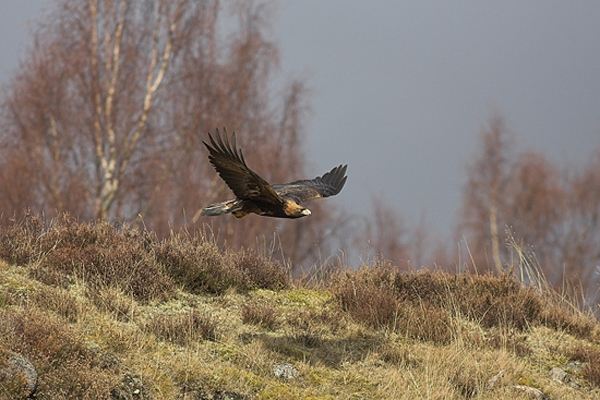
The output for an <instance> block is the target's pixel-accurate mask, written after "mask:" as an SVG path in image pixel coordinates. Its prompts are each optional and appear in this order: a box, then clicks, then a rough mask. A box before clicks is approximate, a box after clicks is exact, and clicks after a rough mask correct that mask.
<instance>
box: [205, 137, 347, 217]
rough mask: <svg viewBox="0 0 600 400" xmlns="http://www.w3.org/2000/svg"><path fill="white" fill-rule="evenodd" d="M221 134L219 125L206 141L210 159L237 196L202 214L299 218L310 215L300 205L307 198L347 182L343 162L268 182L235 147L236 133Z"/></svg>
mask: <svg viewBox="0 0 600 400" xmlns="http://www.w3.org/2000/svg"><path fill="white" fill-rule="evenodd" d="M224 133H225V135H224V139H222V138H221V135H220V134H219V130H218V129H217V134H216V135H215V136H216V141H215V139H213V137H212V136H211V135H210V134H208V137H209V138H210V145H209V144H207V143H206V142H202V143H204V145H205V146H206V148H207V149H208V152H209V153H210V155H209V156H208V159H209V160H210V162H211V164H212V165H213V166H214V167H215V169H216V170H217V172H218V173H219V175H220V176H221V178H222V179H223V180H224V181H225V183H226V184H227V186H229V188H230V189H231V190H232V191H233V193H234V194H235V196H236V198H235V199H232V200H227V201H224V202H221V203H215V204H211V205H209V206H208V207H206V208H204V209H203V210H202V213H201V214H200V215H206V216H215V215H223V214H230V213H231V214H233V215H235V216H236V217H238V218H242V217H244V216H246V215H248V214H250V213H255V214H258V215H264V216H267V217H277V218H300V217H305V216H307V215H310V214H311V213H310V210H309V209H308V208H304V207H302V206H300V204H301V203H304V202H305V201H308V200H312V199H318V198H320V197H329V196H334V195H336V194H338V193H339V192H340V190H342V188H343V187H344V184H345V183H346V178H347V177H346V176H345V174H346V168H347V167H348V166H347V165H340V166H338V167H335V168H334V169H332V170H331V171H329V172H327V173H326V174H324V175H323V176H321V177H316V178H315V179H311V180H300V181H295V182H290V183H286V184H280V185H269V183H268V182H267V181H265V180H264V179H263V178H261V177H260V176H258V174H257V173H255V172H254V171H252V170H251V169H250V168H248V166H247V165H246V161H245V160H244V155H243V154H242V150H241V149H237V148H236V141H235V133H233V134H232V135H231V144H230V142H229V139H228V138H227V132H225V131H224Z"/></svg>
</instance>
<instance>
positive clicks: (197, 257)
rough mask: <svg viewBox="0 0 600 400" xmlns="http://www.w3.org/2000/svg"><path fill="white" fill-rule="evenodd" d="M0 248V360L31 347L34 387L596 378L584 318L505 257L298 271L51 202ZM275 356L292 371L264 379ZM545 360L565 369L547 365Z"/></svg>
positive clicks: (508, 388) (507, 395)
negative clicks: (490, 263)
mask: <svg viewBox="0 0 600 400" xmlns="http://www.w3.org/2000/svg"><path fill="white" fill-rule="evenodd" d="M0 256H1V257H2V258H3V259H4V260H5V261H2V260H0V321H2V323H1V324H0V370H2V368H3V366H5V365H6V360H7V358H6V357H7V356H6V355H7V354H12V353H13V352H17V353H20V354H23V355H24V356H26V357H27V358H28V359H30V360H31V361H32V362H33V364H34V365H35V366H36V369H37V371H38V373H39V375H40V381H39V382H40V386H39V390H38V393H37V398H38V399H70V398H105V399H134V398H139V399H212V400H214V399H225V398H228V399H333V398H357V399H358V398H369V399H387V398H394V399H421V398H422V399H425V398H427V399H470V398H485V399H514V398H521V397H522V396H523V395H524V392H523V389H522V388H523V387H533V388H537V389H540V390H541V391H543V392H544V393H545V394H546V395H548V396H549V397H550V398H561V399H593V398H598V397H599V393H600V392H599V390H600V369H599V367H598V365H600V351H599V350H598V349H597V343H598V338H599V335H598V332H599V331H598V323H597V321H596V320H595V319H594V318H593V317H592V316H591V315H590V314H589V313H586V312H582V311H581V310H580V309H578V308H577V307H575V306H573V304H576V302H573V301H569V300H568V299H567V298H565V297H564V296H559V295H558V294H556V293H555V292H553V291H551V290H550V289H549V288H547V287H540V286H534V287H528V286H525V285H523V284H522V283H521V282H520V280H519V279H518V278H517V277H516V276H514V275H511V274H510V273H507V274H506V275H504V276H500V277H495V276H491V275H477V274H470V275H469V274H458V275H457V274H448V273H446V272H443V271H409V272H401V271H399V270H398V269H397V268H395V266H393V265H391V264H390V263H388V262H385V261H384V260H376V262H375V263H374V264H373V265H371V266H369V267H366V266H365V267H363V268H361V269H359V270H357V271H342V272H339V271H338V272H336V273H332V274H330V275H329V277H328V280H327V281H321V282H320V284H319V285H318V286H315V285H314V283H312V284H311V285H307V286H303V284H301V283H297V282H296V283H293V282H291V281H290V279H289V277H288V274H287V271H286V270H285V269H284V268H283V267H282V266H281V265H279V264H278V263H276V262H275V261H273V260H271V259H270V258H269V256H268V255H265V254H261V253H258V252H256V251H252V250H243V251H240V252H231V251H229V250H226V249H220V248H219V247H218V246H216V245H215V243H214V242H213V241H211V240H209V239H207V238H205V237H202V236H198V237H194V236H192V235H190V234H188V233H182V234H178V235H173V236H171V237H170V238H167V239H164V240H158V239H156V238H155V237H153V235H151V234H149V233H146V232H137V231H134V230H131V229H128V228H125V227H122V228H119V229H115V228H112V227H111V226H110V225H108V224H88V223H78V222H77V221H74V220H72V219H70V218H68V217H64V218H62V219H60V220H56V221H51V222H50V223H45V222H42V221H41V220H39V219H37V218H36V217H33V216H29V217H28V218H27V219H26V220H24V221H21V222H19V223H15V224H14V225H13V226H11V227H8V228H5V229H4V230H2V231H1V232H0ZM144 268H148V271H142V269H144ZM276 365H289V367H287V368H292V369H293V371H295V372H294V373H293V374H292V375H293V377H291V378H290V379H286V378H278V377H276V376H275V374H274V372H273V369H274V367H275V366H276ZM553 367H560V368H563V369H564V370H565V371H566V372H567V373H568V377H569V378H568V381H567V382H564V383H559V382H556V381H553V380H552V379H551V378H550V377H549V375H548V374H549V372H550V370H551V369H552V368H553ZM2 379H3V378H2V376H1V373H0V382H2V383H1V384H0V399H3V398H13V397H15V396H19V393H21V392H20V391H21V390H22V385H20V384H19V382H17V383H14V382H15V381H11V383H7V382H6V381H5V380H4V381H3V380H2ZM11 385H12V386H11Z"/></svg>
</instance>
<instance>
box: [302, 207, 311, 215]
mask: <svg viewBox="0 0 600 400" xmlns="http://www.w3.org/2000/svg"><path fill="white" fill-rule="evenodd" d="M300 214H302V215H306V216H307V217H308V216H309V215H310V214H311V212H310V210H309V209H308V208H305V209H304V210H302V211H301V212H300Z"/></svg>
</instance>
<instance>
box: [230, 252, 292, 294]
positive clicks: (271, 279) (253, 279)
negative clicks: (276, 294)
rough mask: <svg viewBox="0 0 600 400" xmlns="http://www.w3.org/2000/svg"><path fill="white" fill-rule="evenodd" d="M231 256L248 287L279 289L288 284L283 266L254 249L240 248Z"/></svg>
mask: <svg viewBox="0 0 600 400" xmlns="http://www.w3.org/2000/svg"><path fill="white" fill-rule="evenodd" d="M233 258H234V261H233V262H234V265H235V267H236V268H237V269H239V270H240V271H241V272H242V273H243V274H244V277H245V280H244V281H245V282H244V286H246V287H248V288H250V289H269V290H279V289H285V288H287V287H289V286H290V277H289V275H288V274H287V272H286V271H285V270H284V268H283V266H282V265H281V264H280V263H278V262H277V261H275V260H272V259H270V258H267V257H266V256H264V255H262V254H259V253H257V252H256V251H255V250H250V249H242V250H240V251H238V252H237V253H236V254H235V255H234V256H233Z"/></svg>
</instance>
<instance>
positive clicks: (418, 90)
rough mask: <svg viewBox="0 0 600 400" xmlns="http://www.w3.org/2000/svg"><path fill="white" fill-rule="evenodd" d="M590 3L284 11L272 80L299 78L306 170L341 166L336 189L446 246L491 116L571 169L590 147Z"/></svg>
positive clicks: (596, 122) (595, 61)
mask: <svg viewBox="0 0 600 400" xmlns="http://www.w3.org/2000/svg"><path fill="white" fill-rule="evenodd" d="M599 18H600V2H599V1H574V2H565V1H548V0H544V1H506V0H503V1H496V2H490V1H451V2H450V1H414V2H404V1H395V0H389V1H376V2H373V1H342V0H338V1H331V0H330V1H320V0H303V1H287V2H284V3H282V5H281V6H280V8H279V18H278V22H277V25H276V29H275V33H276V36H277V38H278V40H279V41H280V44H281V50H282V57H283V68H284V70H285V71H300V72H303V73H305V74H306V75H307V76H309V83H310V85H311V86H312V88H313V89H314V96H313V101H312V105H313V114H312V116H311V118H310V120H309V124H308V129H307V130H308V132H309V140H308V150H309V151H308V154H309V157H310V160H311V161H312V162H314V164H316V165H317V166H318V167H319V170H326V169H327V168H329V167H330V164H331V165H334V164H336V163H340V162H348V163H349V164H350V165H349V168H348V174H349V178H348V183H347V187H346V188H345V189H344V192H342V196H341V199H343V200H341V201H344V202H345V204H347V205H348V206H349V207H350V208H351V209H352V210H357V212H363V213H364V212H365V208H366V207H367V206H368V204H369V194H368V193H370V192H371V191H374V192H376V193H381V194H383V195H384V196H385V197H386V198H387V199H389V203H390V205H391V206H392V207H393V208H394V209H395V210H396V211H397V212H398V213H399V214H401V215H402V216H404V218H405V219H406V221H407V222H409V223H416V222H417V220H418V216H419V214H420V213H421V212H423V213H425V215H426V217H427V220H428V223H429V226H430V227H431V228H432V229H436V230H437V231H438V232H439V233H441V234H442V235H449V234H450V232H451V229H452V227H453V226H454V223H455V222H456V219H455V218H456V212H457V209H458V206H459V202H460V190H461V185H462V184H463V183H464V181H465V177H466V175H465V165H466V164H467V162H468V160H469V157H471V156H472V155H473V154H474V149H475V147H476V144H477V140H476V139H477V135H478V132H479V131H480V128H481V127H482V126H483V125H484V124H485V123H486V121H487V118H488V117H489V115H490V113H491V111H492V110H494V109H497V110H500V111H501V113H502V114H503V115H504V116H505V117H506V120H507V123H508V127H509V129H511V131H513V132H514V134H515V136H516V140H517V144H518V146H519V147H520V148H531V149H535V150H539V151H541V152H543V153H544V154H546V155H548V156H549V157H550V158H551V159H552V160H554V161H555V162H557V163H560V164H561V165H572V166H578V165H582V164H583V162H584V161H586V160H587V159H588V158H589V156H590V154H591V152H592V149H593V148H595V147H598V146H599V145H600V45H599V42H598V40H599V39H600V23H598V20H599Z"/></svg>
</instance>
